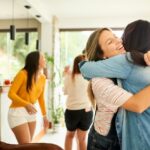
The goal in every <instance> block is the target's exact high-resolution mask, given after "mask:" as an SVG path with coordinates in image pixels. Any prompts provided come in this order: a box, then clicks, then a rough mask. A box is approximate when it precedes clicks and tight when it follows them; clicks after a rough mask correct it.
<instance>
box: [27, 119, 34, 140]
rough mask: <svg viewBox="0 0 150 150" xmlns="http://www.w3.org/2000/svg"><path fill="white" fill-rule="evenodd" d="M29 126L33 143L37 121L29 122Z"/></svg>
mask: <svg viewBox="0 0 150 150" xmlns="http://www.w3.org/2000/svg"><path fill="white" fill-rule="evenodd" d="M28 125H29V131H30V137H31V141H32V139H33V135H34V132H35V128H36V121H34V122H28Z"/></svg>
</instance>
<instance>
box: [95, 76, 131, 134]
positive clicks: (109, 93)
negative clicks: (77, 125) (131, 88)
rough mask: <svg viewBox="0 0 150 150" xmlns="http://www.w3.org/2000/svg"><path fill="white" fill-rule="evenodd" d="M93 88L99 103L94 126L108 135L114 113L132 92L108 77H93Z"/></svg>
mask: <svg viewBox="0 0 150 150" xmlns="http://www.w3.org/2000/svg"><path fill="white" fill-rule="evenodd" d="M92 90H93V94H94V96H95V100H96V105H97V110H96V115H95V120H94V127H95V130H96V131H97V132H98V133H100V134H101V135H104V136H106V135H107V134H108V132H109V130H110V126H111V121H112V118H113V116H114V113H116V111H117V109H118V107H120V106H122V105H123V104H124V103H125V102H126V101H127V100H128V99H129V98H130V97H131V96H132V94H131V93H129V92H127V91H125V90H124V89H122V88H120V87H119V86H117V85H115V84H114V82H113V81H112V80H110V79H107V78H93V79H92Z"/></svg>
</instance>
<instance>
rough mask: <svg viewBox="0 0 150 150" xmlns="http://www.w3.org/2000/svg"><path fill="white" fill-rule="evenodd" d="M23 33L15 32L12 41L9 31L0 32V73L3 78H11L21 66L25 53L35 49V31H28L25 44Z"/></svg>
mask: <svg viewBox="0 0 150 150" xmlns="http://www.w3.org/2000/svg"><path fill="white" fill-rule="evenodd" d="M24 35H25V32H17V33H16V39H15V40H14V41H12V40H10V34H9V32H0V74H1V76H2V77H1V78H3V80H4V79H12V78H13V77H14V75H15V74H16V73H17V72H18V71H19V70H20V69H21V68H22V67H23V65H24V60H25V57H26V55H27V54H28V53H29V52H30V51H34V50H36V40H37V32H30V33H29V45H25V36H24ZM1 80H2V79H1Z"/></svg>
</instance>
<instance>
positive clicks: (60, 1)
mask: <svg viewBox="0 0 150 150" xmlns="http://www.w3.org/2000/svg"><path fill="white" fill-rule="evenodd" d="M12 2H13V0H0V19H10V18H12ZM14 4H15V5H14V18H26V17H27V10H26V9H25V8H24V5H26V4H28V5H30V6H31V7H32V8H31V9H30V10H29V13H30V14H31V17H35V15H36V14H39V15H41V16H42V19H43V20H45V21H50V20H51V17H52V16H53V15H55V16H57V17H58V18H59V19H60V20H61V19H67V18H72V19H73V18H74V19H77V18H81V19H88V18H102V17H103V18H104V17H107V18H108V19H109V17H110V18H111V17H116V18H117V17H120V16H121V17H122V18H124V17H125V18H127V17H130V18H132V17H133V18H137V17H138V18H143V19H150V0H14Z"/></svg>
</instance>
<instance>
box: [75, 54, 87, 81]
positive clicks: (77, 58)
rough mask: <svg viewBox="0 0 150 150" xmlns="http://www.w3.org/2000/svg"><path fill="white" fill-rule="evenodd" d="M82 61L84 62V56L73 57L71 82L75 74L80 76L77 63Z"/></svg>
mask: <svg viewBox="0 0 150 150" xmlns="http://www.w3.org/2000/svg"><path fill="white" fill-rule="evenodd" d="M84 60H85V55H78V56H76V57H75V59H74V63H73V69H72V79H73V80H74V77H75V75H76V74H80V69H79V63H80V62H81V61H84Z"/></svg>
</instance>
